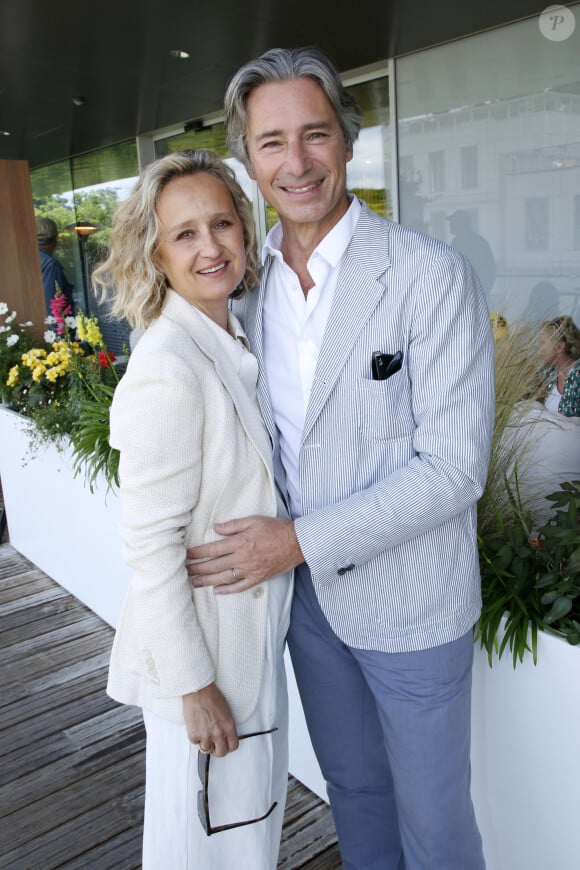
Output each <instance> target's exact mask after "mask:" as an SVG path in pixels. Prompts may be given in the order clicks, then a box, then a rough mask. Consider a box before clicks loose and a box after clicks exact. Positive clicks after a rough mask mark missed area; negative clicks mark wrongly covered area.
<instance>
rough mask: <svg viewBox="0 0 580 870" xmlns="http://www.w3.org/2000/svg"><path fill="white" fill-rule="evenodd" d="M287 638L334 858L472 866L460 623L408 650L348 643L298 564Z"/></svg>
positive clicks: (376, 866)
mask: <svg viewBox="0 0 580 870" xmlns="http://www.w3.org/2000/svg"><path fill="white" fill-rule="evenodd" d="M288 643H289V647H290V653H291V656H292V664H293V666H294V671H295V673H296V679H297V682H298V688H299V690H300V697H301V699H302V704H303V707H304V712H305V715H306V721H307V724H308V729H309V732H310V736H311V739H312V743H313V746H314V750H315V752H316V756H317V758H318V762H319V764H320V767H321V769H322V773H323V776H324V778H325V779H326V782H327V787H328V796H329V798H330V804H331V807H332V813H333V816H334V821H335V825H336V830H337V833H338V839H339V846H340V851H341V857H342V861H343V866H344V870H483V868H484V867H485V863H484V859H483V853H482V845H481V837H480V834H479V831H478V829H477V824H476V821H475V816H474V812H473V805H472V802H471V795H470V761H469V756H470V726H471V722H470V715H471V666H472V661H473V637H472V633H471V632H469V633H468V634H467V635H465V636H464V637H462V638H460V639H459V640H457V641H454V642H452V643H448V644H445V645H443V646H440V647H436V648H434V649H429V650H424V651H419V652H411V653H382V652H374V651H368V650H359V649H355V648H353V647H348V646H346V645H345V644H344V643H342V641H340V640H339V639H338V638H337V636H336V635H335V634H334V632H333V631H332V630H331V628H330V626H329V625H328V622H327V620H326V618H325V617H324V615H323V613H322V611H321V609H320V606H319V604H318V602H317V599H316V595H315V593H314V589H313V587H312V581H311V579H310V572H309V571H308V569H307V568H306V566H300V568H298V569H297V571H296V582H295V591H294V601H293V605H292V617H291V623H290V633H289V636H288Z"/></svg>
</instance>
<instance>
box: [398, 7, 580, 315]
mask: <svg viewBox="0 0 580 870" xmlns="http://www.w3.org/2000/svg"><path fill="white" fill-rule="evenodd" d="M490 57H493V58H494V62H493V63H490ZM396 83H397V106H398V113H399V119H398V127H397V131H398V150H399V170H400V173H399V182H400V212H399V213H400V219H401V221H402V222H403V223H406V224H409V225H411V226H414V227H416V228H418V229H420V230H424V231H426V232H428V233H430V234H431V235H434V236H436V237H438V238H441V239H442V240H444V241H447V242H450V243H451V244H455V245H456V246H457V247H458V248H460V249H463V250H464V253H467V250H468V249H467V248H466V247H465V245H464V244H462V241H461V239H460V238H459V237H458V236H457V234H456V232H455V231H454V228H453V226H452V224H453V221H452V218H451V216H452V215H454V214H456V213H458V212H463V213H465V214H466V215H468V217H469V220H470V222H471V231H472V233H475V234H477V235H478V236H479V237H480V238H481V239H482V240H483V241H482V242H481V243H480V244H479V252H480V253H481V251H482V250H483V249H484V247H485V245H487V246H488V247H489V250H490V252H491V255H492V256H493V260H494V261H495V267H496V272H497V274H496V277H495V280H494V281H493V282H492V283H490V281H489V280H488V279H486V278H485V277H484V276H483V275H480V277H481V278H482V283H484V286H485V288H486V292H487V294H488V301H489V304H490V308H491V309H492V310H494V311H501V312H502V313H504V314H505V315H506V317H507V318H508V320H509V321H510V322H513V321H514V320H516V319H518V318H520V317H522V316H523V315H525V316H527V317H528V316H530V317H531V316H532V312H535V314H534V315H533V316H534V319H537V320H541V319H542V317H543V315H544V314H546V313H547V316H556V315H558V314H560V315H561V314H570V315H572V316H573V317H575V319H576V321H577V322H578V320H579V319H580V196H579V195H578V190H580V29H579V28H576V31H575V32H574V33H573V34H572V36H570V37H569V38H568V39H567V40H565V41H563V42H559V43H558V47H557V50H555V48H554V44H553V43H550V42H549V41H548V40H546V39H545V38H544V37H543V36H542V34H541V33H540V31H539V28H538V26H537V21H536V20H535V19H530V20H529V21H524V22H520V23H518V24H514V25H511V26H509V27H504V28H501V29H500V30H497V31H494V32H493V33H486V34H482V35H479V36H474V37H471V38H468V39H464V40H461V41H458V42H455V43H451V44H449V45H444V46H438V47H437V48H433V49H429V50H427V51H423V52H421V53H419V54H416V55H409V56H408V57H405V58H402V59H401V60H399V61H397V64H396ZM442 215H444V219H443V220H442ZM472 257H473V259H474V266H475V267H476V269H478V270H479V269H481V271H482V272H483V270H484V268H485V267H484V266H481V265H479V267H478V263H477V262H476V260H477V254H476V253H473V252H472ZM486 260H487V263H488V265H489V262H490V257H489V256H488V257H486Z"/></svg>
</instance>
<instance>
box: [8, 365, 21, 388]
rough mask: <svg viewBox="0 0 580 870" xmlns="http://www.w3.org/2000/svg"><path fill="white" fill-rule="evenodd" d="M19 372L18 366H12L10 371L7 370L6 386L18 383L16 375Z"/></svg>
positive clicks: (13, 385)
mask: <svg viewBox="0 0 580 870" xmlns="http://www.w3.org/2000/svg"><path fill="white" fill-rule="evenodd" d="M19 374H20V372H19V369H18V366H12V368H11V369H10V371H9V372H8V379H7V381H6V386H7V387H15V386H16V384H17V383H18V375H19Z"/></svg>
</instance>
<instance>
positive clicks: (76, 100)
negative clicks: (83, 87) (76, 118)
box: [72, 94, 87, 106]
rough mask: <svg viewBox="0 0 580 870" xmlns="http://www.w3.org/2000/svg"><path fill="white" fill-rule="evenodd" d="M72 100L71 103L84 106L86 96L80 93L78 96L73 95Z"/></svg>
mask: <svg viewBox="0 0 580 870" xmlns="http://www.w3.org/2000/svg"><path fill="white" fill-rule="evenodd" d="M72 101H73V103H74V105H75V106H84V104H85V103H86V101H87V98H86V97H81V96H80V94H79V96H78V97H73V98H72Z"/></svg>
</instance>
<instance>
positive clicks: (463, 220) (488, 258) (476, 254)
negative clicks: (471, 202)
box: [447, 209, 497, 295]
mask: <svg viewBox="0 0 580 870" xmlns="http://www.w3.org/2000/svg"><path fill="white" fill-rule="evenodd" d="M447 220H448V221H449V229H450V231H451V232H452V233H453V238H452V239H451V244H452V246H453V247H454V248H457V250H458V251H461V253H462V254H463V256H464V257H467V259H468V260H469V262H470V263H471V265H472V266H473V268H474V269H475V271H476V272H477V277H478V278H479V280H480V282H481V286H482V287H483V289H484V291H485V293H486V295H489V293H490V292H491V289H492V287H493V285H494V284H495V277H496V274H497V266H496V263H495V257H494V256H493V253H492V250H491V248H490V246H489V243H488V242H487V241H486V240H485V239H484V238H483V236H480V235H479V233H476V232H475V230H474V229H473V227H472V224H471V215H470V214H469V212H468V211H464V210H463V209H459V210H458V211H454V212H453V213H452V214H450V215H448V217H447Z"/></svg>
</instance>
